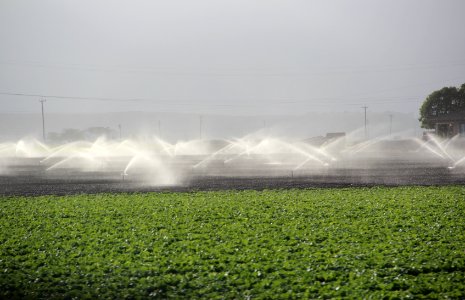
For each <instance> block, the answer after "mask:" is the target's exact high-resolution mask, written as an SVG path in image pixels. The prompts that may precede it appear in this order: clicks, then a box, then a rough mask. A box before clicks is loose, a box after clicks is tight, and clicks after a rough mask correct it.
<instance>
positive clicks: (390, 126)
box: [389, 114, 392, 136]
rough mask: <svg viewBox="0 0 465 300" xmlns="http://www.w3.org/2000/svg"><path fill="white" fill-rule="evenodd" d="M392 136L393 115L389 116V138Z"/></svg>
mask: <svg viewBox="0 0 465 300" xmlns="http://www.w3.org/2000/svg"><path fill="white" fill-rule="evenodd" d="M391 135H392V114H389V136H391Z"/></svg>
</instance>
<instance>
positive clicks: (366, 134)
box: [362, 106, 368, 140]
mask: <svg viewBox="0 0 465 300" xmlns="http://www.w3.org/2000/svg"><path fill="white" fill-rule="evenodd" d="M362 108H363V109H364V110H365V140H367V139H368V131H367V108H368V106H362Z"/></svg>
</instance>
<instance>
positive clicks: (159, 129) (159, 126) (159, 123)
mask: <svg viewBox="0 0 465 300" xmlns="http://www.w3.org/2000/svg"><path fill="white" fill-rule="evenodd" d="M158 138H161V121H160V120H158Z"/></svg>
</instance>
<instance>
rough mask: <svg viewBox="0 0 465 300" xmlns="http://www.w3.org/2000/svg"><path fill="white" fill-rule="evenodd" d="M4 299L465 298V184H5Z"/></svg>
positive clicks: (1, 216)
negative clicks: (68, 192)
mask: <svg viewBox="0 0 465 300" xmlns="http://www.w3.org/2000/svg"><path fill="white" fill-rule="evenodd" d="M0 230H1V231H0V232H1V233H0V298H9V299H12V298H32V299H37V298H44V299H51V298H70V299H71V298H122V299H124V298H136V299H137V298H150V297H154V298H188V299H192V298H226V299H231V298H252V299H254V298H338V297H339V298H375V299H378V298H459V299H460V298H461V299H463V298H465V187H401V188H349V189H315V190H279V191H228V192H193V193H148V194H99V195H77V196H63V197H61V196H42V197H3V198H1V201H0Z"/></svg>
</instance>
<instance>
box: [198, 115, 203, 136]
mask: <svg viewBox="0 0 465 300" xmlns="http://www.w3.org/2000/svg"><path fill="white" fill-rule="evenodd" d="M202 121H203V120H202V116H201V115H200V116H199V137H200V139H202Z"/></svg>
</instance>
